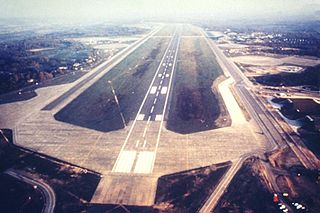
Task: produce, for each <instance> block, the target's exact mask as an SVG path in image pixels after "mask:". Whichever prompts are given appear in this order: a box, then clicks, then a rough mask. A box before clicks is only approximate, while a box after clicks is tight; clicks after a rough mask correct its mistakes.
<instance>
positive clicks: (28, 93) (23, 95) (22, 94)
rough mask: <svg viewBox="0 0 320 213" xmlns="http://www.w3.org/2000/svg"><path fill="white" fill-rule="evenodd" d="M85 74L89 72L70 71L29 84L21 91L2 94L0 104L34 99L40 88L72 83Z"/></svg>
mask: <svg viewBox="0 0 320 213" xmlns="http://www.w3.org/2000/svg"><path fill="white" fill-rule="evenodd" d="M85 74H87V72H83V71H76V72H69V73H67V74H64V75H59V76H57V77H55V78H53V79H49V80H46V81H44V82H40V83H39V84H38V85H31V86H27V87H25V88H23V89H20V90H19V91H14V92H10V93H7V94H3V95H0V104H6V103H12V102H17V101H25V100H29V99H32V98H34V97H36V96H37V93H36V92H35V90H36V89H38V88H42V87H50V86H54V85H62V84H68V83H72V82H74V81H76V80H78V79H79V78H81V77H82V76H84V75H85Z"/></svg>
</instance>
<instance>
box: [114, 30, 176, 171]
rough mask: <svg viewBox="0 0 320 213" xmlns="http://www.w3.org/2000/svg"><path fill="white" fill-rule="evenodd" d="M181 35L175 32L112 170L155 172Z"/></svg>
mask: <svg viewBox="0 0 320 213" xmlns="http://www.w3.org/2000/svg"><path fill="white" fill-rule="evenodd" d="M179 43H180V37H179V35H178V34H177V33H176V32H175V33H174V35H173V36H172V38H171V40H170V43H169V45H168V47H167V49H166V51H165V53H164V55H163V57H162V59H161V61H160V63H159V66H158V69H157V71H156V73H155V75H154V77H153V79H152V82H151V84H150V86H149V89H148V91H147V93H146V95H145V97H144V100H143V102H142V104H141V106H140V109H139V111H138V113H137V115H136V117H135V120H134V122H133V124H132V126H131V128H130V130H129V133H128V135H127V137H126V140H125V142H124V144H123V146H122V148H121V150H120V153H119V155H118V158H117V160H116V162H115V164H114V166H113V169H112V172H118V173H140V174H149V173H152V170H153V166H154V162H155V158H156V153H157V148H158V145H159V141H160V134H161V129H162V126H163V120H164V117H165V113H166V109H167V104H168V98H169V94H170V90H171V87H172V79H173V74H174V70H175V65H176V59H177V53H178V48H179Z"/></svg>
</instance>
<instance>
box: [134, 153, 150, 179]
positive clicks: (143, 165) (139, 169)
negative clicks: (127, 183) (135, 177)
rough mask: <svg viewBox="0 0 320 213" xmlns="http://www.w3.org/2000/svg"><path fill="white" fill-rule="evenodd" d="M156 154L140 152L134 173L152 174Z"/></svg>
mask: <svg viewBox="0 0 320 213" xmlns="http://www.w3.org/2000/svg"><path fill="white" fill-rule="evenodd" d="M154 156H155V155H154V152H147V151H145V152H139V154H138V160H137V163H136V166H135V168H134V173H142V174H148V173H151V172H152V171H151V169H152V163H153V158H154Z"/></svg>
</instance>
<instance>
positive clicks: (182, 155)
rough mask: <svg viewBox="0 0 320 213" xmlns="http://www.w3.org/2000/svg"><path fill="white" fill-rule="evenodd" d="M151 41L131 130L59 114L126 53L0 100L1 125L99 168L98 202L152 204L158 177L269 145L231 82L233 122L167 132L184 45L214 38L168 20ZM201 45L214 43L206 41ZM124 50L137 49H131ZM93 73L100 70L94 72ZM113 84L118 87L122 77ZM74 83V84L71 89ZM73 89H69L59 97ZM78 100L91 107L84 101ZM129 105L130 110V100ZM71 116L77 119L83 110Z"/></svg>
mask: <svg viewBox="0 0 320 213" xmlns="http://www.w3.org/2000/svg"><path fill="white" fill-rule="evenodd" d="M139 42H140V43H139ZM148 42H149V43H148ZM152 42H154V43H157V44H158V48H160V50H159V53H158V56H157V57H155V58H154V60H153V61H151V62H150V63H151V65H150V66H149V70H152V71H150V72H149V74H148V81H144V82H141V85H142V86H143V87H142V88H141V90H142V91H144V95H143V96H141V97H139V98H137V100H136V103H133V107H132V112H127V113H126V112H125V116H124V117H125V121H126V123H127V126H126V127H125V128H123V129H121V128H119V129H118V130H114V131H101V130H99V128H98V129H97V128H88V127H86V126H84V125H85V124H84V125H82V123H81V122H80V123H79V124H78V123H72V122H63V121H61V120H60V119H58V120H59V121H58V120H56V119H55V117H54V116H55V115H56V114H57V113H58V114H59V112H60V111H61V110H62V111H63V110H64V109H65V108H67V107H68V104H70V103H71V104H70V105H71V106H72V102H73V104H74V105H76V106H75V107H78V105H79V103H80V102H74V101H75V100H76V99H77V98H78V97H80V95H81V94H82V93H85V91H86V90H87V89H88V88H89V87H90V86H92V85H94V84H95V83H96V82H97V81H98V80H99V79H101V78H102V77H103V76H104V75H106V73H107V72H109V67H113V66H114V65H115V66H117V65H116V64H117V63H120V61H122V60H123V59H124V58H125V57H121V56H119V57H118V59H117V60H118V61H117V60H116V61H115V62H114V63H109V64H107V66H106V67H107V68H105V67H102V69H101V70H102V71H101V72H100V73H98V71H99V69H94V70H93V71H92V74H90V75H85V76H83V77H82V78H81V79H79V80H77V81H76V82H74V83H71V84H66V85H60V86H53V87H48V88H41V89H38V90H37V94H38V96H37V97H35V98H33V99H31V100H27V101H24V102H17V103H10V104H3V105H0V110H1V112H2V113H4V114H5V115H6V117H5V118H4V117H2V118H1V119H2V120H1V126H0V127H1V128H12V129H14V133H15V143H16V144H18V145H20V146H23V147H26V148H29V149H31V150H35V151H37V152H40V153H44V154H46V155H49V156H53V157H55V158H58V159H62V160H64V161H67V162H70V163H73V164H76V165H79V166H82V167H85V168H88V169H91V170H94V171H97V172H99V173H101V174H102V179H101V181H100V183H99V186H98V188H97V190H96V192H95V195H94V196H93V198H92V201H91V202H93V203H121V204H130V205H152V204H153V203H154V197H155V192H156V187H157V179H158V178H159V177H160V176H162V175H166V174H171V173H175V172H180V171H183V170H188V169H192V168H197V167H201V166H207V165H210V164H214V163H221V162H225V161H229V160H231V161H236V160H238V159H239V158H240V157H241V156H243V155H245V154H247V153H251V152H254V151H256V150H259V149H263V148H264V144H265V142H264V139H263V137H262V136H261V135H260V134H259V133H258V132H259V130H258V128H257V127H256V126H255V125H254V124H253V123H252V121H251V120H249V121H248V119H246V118H245V115H244V114H243V112H242V111H241V109H240V107H239V105H238V104H237V102H236V101H235V98H234V97H233V95H232V92H231V91H230V89H229V86H230V83H232V81H230V80H227V81H224V82H222V83H220V85H219V87H218V91H219V92H220V94H221V96H222V99H223V100H224V101H225V103H224V104H225V108H226V109H227V110H228V112H229V115H230V118H231V120H232V124H231V126H229V127H223V128H217V129H212V130H206V131H198V132H194V133H189V134H179V133H176V132H173V131H170V130H168V129H167V128H166V122H167V120H168V111H169V109H170V107H172V106H171V101H172V100H171V99H172V98H171V96H172V94H173V93H172V90H173V88H175V87H174V86H173V82H174V80H175V79H174V78H175V77H176V74H175V72H176V71H177V69H178V68H179V67H183V65H182V64H181V63H189V62H186V61H185V60H181V58H183V57H185V56H183V54H184V52H183V51H184V46H183V45H188V43H189V42H202V44H206V42H210V41H209V40H207V38H206V37H205V36H203V34H202V33H201V29H199V28H197V27H195V26H192V25H168V26H164V27H162V28H161V29H157V30H154V31H152V32H151V33H150V34H148V35H146V36H145V37H143V38H141V40H139V41H138V42H137V43H135V44H133V45H137V46H136V47H137V49H139V48H142V47H143V46H144V45H145V44H146V43H147V44H149V45H151V44H152ZM140 45H141V46H140ZM201 47H202V48H207V49H209V48H208V44H207V47H204V46H201ZM125 51H128V52H130V51H137V50H135V49H130V48H128V49H126V50H125ZM198 51H205V50H204V49H203V50H202V49H200V50H198ZM210 54H211V55H209V56H208V55H207V56H206V57H208V58H209V59H210V60H211V61H215V57H214V54H213V52H211V53H210ZM144 59H145V58H144V57H140V58H139V59H136V60H135V61H134V62H130V61H129V62H127V63H128V65H129V66H130V67H135V66H136V63H138V64H140V65H141V64H143V63H145V62H144V61H145V60H144ZM130 63H131V64H130ZM179 63H180V64H179ZM189 69H190V70H189V71H186V72H190V71H191V72H192V71H194V70H192V69H193V67H192V66H190V67H189ZM149 70H147V71H149ZM95 72H96V73H97V74H96V75H95V76H93V74H95ZM90 76H91V78H90ZM84 79H88V80H84ZM83 80H84V81H83ZM105 83H106V85H107V82H105ZM77 85H79V86H77ZM114 86H115V87H116V88H117V84H116V82H115V83H114ZM74 87H76V89H72V88H74ZM105 89H108V88H107V86H106V88H105ZM70 90H71V92H70V94H68V95H64V98H61V99H60V100H59V101H55V100H56V99H57V98H59V97H60V96H61V95H63V94H65V92H67V91H70ZM115 92H116V93H117V89H116V90H115ZM79 100H80V99H79ZM81 100H85V99H81ZM133 101H135V100H133ZM80 104H82V105H84V106H86V105H87V106H90V103H86V102H84V103H80ZM120 104H121V101H120ZM217 104H218V103H217ZM126 109H130V105H129V106H128V107H127V108H126ZM118 113H119V112H118ZM119 115H120V113H119ZM73 117H74V119H77V115H73ZM79 117H81V116H80V115H79ZM116 119H119V116H118V118H116ZM84 123H85V122H84ZM101 128H104V127H101Z"/></svg>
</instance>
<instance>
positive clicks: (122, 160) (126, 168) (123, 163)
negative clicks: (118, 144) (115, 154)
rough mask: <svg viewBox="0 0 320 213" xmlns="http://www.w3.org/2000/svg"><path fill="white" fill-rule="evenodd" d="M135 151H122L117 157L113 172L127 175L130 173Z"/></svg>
mask: <svg viewBox="0 0 320 213" xmlns="http://www.w3.org/2000/svg"><path fill="white" fill-rule="evenodd" d="M136 153H137V152H136V151H122V152H121V153H120V155H119V161H118V163H117V165H116V167H115V169H114V172H122V173H129V172H131V169H132V166H133V163H134V160H135V158H136Z"/></svg>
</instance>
